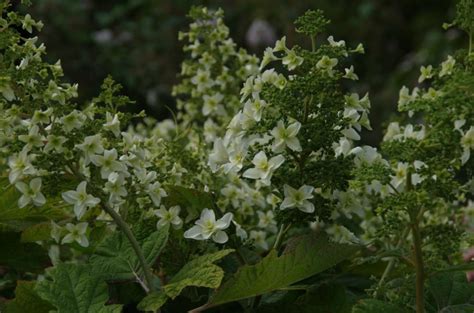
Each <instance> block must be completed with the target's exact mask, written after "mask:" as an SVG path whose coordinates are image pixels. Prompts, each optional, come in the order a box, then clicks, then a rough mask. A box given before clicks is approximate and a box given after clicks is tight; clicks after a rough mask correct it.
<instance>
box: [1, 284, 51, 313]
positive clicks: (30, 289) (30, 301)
mask: <svg viewBox="0 0 474 313" xmlns="http://www.w3.org/2000/svg"><path fill="white" fill-rule="evenodd" d="M34 287H35V282H30V281H18V282H17V286H16V289H15V299H13V300H12V301H10V302H8V303H7V305H6V308H5V311H4V312H5V313H25V312H35V313H48V312H49V311H50V310H52V309H53V308H54V307H53V306H52V305H51V304H49V302H47V301H45V300H43V299H41V298H40V297H39V296H38V294H37V293H36V291H35V290H34Z"/></svg>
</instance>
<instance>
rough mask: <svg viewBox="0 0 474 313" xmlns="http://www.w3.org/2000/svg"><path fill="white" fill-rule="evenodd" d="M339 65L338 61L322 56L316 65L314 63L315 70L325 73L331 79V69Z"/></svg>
mask: <svg viewBox="0 0 474 313" xmlns="http://www.w3.org/2000/svg"><path fill="white" fill-rule="evenodd" d="M337 63H339V61H338V59H336V58H330V57H328V56H327V55H325V56H323V57H322V58H321V59H320V60H319V61H318V63H316V68H317V69H320V70H323V71H325V72H326V73H328V75H329V76H331V77H332V75H333V73H334V71H333V68H334V67H335V66H336V65H337Z"/></svg>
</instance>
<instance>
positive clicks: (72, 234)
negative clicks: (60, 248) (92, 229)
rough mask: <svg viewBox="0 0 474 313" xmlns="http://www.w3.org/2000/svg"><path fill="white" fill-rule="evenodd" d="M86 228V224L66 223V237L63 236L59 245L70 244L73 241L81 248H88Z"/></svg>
mask: <svg viewBox="0 0 474 313" xmlns="http://www.w3.org/2000/svg"><path fill="white" fill-rule="evenodd" d="M87 226H88V224H87V223H86V222H83V223H79V224H77V225H74V224H71V223H67V224H66V229H67V231H68V232H69V233H68V234H67V235H66V236H64V238H63V240H62V241H61V243H62V244H65V243H72V242H74V241H75V242H77V243H78V244H79V245H81V246H82V247H88V246H89V240H88V239H87V236H86V232H87Z"/></svg>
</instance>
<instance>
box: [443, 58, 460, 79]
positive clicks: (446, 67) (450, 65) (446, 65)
mask: <svg viewBox="0 0 474 313" xmlns="http://www.w3.org/2000/svg"><path fill="white" fill-rule="evenodd" d="M455 64H456V60H455V59H454V58H453V57H452V56H450V55H448V58H447V59H446V61H444V62H443V63H441V71H439V77H443V76H446V75H451V74H452V72H453V69H454V65H455Z"/></svg>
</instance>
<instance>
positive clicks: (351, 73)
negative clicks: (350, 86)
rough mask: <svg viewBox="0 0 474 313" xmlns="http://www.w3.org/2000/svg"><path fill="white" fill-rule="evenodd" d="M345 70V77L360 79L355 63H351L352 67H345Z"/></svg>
mask: <svg viewBox="0 0 474 313" xmlns="http://www.w3.org/2000/svg"><path fill="white" fill-rule="evenodd" d="M344 71H345V72H346V74H344V76H342V77H344V78H347V79H351V80H359V76H357V74H356V73H355V72H354V65H351V67H350V68H345V69H344Z"/></svg>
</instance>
